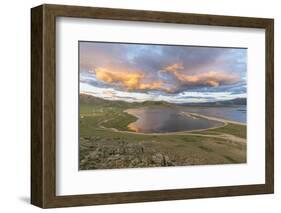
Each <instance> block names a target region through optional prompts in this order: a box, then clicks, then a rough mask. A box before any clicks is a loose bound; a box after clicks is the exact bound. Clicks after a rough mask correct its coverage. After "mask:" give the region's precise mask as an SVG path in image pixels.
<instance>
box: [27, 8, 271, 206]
mask: <svg viewBox="0 0 281 213" xmlns="http://www.w3.org/2000/svg"><path fill="white" fill-rule="evenodd" d="M56 17H75V18H94V19H111V20H126V21H145V22H159V23H160V22H162V23H177V24H196V25H213V26H231V27H247V28H262V29H265V32H266V38H265V39H266V58H265V60H266V73H265V74H266V121H265V122H266V138H265V142H266V150H265V152H266V167H265V171H266V178H265V179H266V183H265V184H258V185H243V186H242V185H241V186H221V187H208V188H194V189H171V190H158V191H140V192H122V193H104V194H90V195H69V196H57V195H56V137H55V135H56V66H55V64H56V40H55V39H56ZM273 29H274V20H273V19H264V18H249V17H234V16H217V15H199V14H186V13H170V12H156V11H141V10H125V9H110V8H94V7H78V6H64V5H46V4H45V5H41V6H38V7H35V8H32V9H31V203H32V204H34V205H36V206H39V207H42V208H52V207H66V206H82V205H98V204H113V203H131V202H147V201H162V200H178V199H189V198H207V197H219V196H236V195H252V194H267V193H273V191H274V142H273V141H274V32H273Z"/></svg>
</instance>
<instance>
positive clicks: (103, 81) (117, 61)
mask: <svg viewBox="0 0 281 213" xmlns="http://www.w3.org/2000/svg"><path fill="white" fill-rule="evenodd" d="M78 47H79V59H78V62H79V82H78V83H79V170H95V169H124V168H150V167H170V166H199V165H218V164H241V163H247V49H246V48H237V47H211V46H210V47H209V46H186V45H166V44H137V43H136V44H135V43H115V42H95V41H79V42H78Z"/></svg>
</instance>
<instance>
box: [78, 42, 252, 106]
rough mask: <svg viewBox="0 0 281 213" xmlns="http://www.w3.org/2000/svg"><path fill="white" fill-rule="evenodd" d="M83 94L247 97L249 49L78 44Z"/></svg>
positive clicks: (201, 98) (135, 98) (126, 98)
mask: <svg viewBox="0 0 281 213" xmlns="http://www.w3.org/2000/svg"><path fill="white" fill-rule="evenodd" d="M79 55H80V61H79V63H80V93H87V94H91V95H94V96H96V97H100V98H104V99H108V100H124V101H128V102H133V101H146V100H154V101H168V102H173V103H190V102H212V101H219V100H230V99H234V98H240V97H246V75H247V74H246V70H247V64H246V63H247V49H242V48H216V47H195V46H172V45H148V44H142V45H140V44H125V43H102V42H79Z"/></svg>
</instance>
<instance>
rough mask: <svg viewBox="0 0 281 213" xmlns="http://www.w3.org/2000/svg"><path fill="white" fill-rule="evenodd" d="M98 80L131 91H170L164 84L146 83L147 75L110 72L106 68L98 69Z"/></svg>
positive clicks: (158, 82) (117, 71) (156, 82)
mask: <svg viewBox="0 0 281 213" xmlns="http://www.w3.org/2000/svg"><path fill="white" fill-rule="evenodd" d="M95 73H96V78H97V79H98V80H101V81H103V82H106V83H109V84H112V85H114V86H118V87H119V88H121V89H126V90H130V91H136V90H162V91H166V92H167V91H168V89H167V88H164V87H163V84H162V82H160V81H152V82H147V83H145V82H144V79H145V74H143V73H141V72H132V71H130V72H128V71H120V70H108V69H106V68H97V69H96V70H95Z"/></svg>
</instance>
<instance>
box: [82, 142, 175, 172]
mask: <svg viewBox="0 0 281 213" xmlns="http://www.w3.org/2000/svg"><path fill="white" fill-rule="evenodd" d="M97 141H99V140H97V139H96V138H90V137H88V138H80V169H82V170H87V169H112V168H139V167H160V166H174V163H173V162H172V161H171V160H170V159H169V157H168V156H167V155H165V154H163V153H159V152H157V151H156V150H154V149H152V148H151V147H149V148H148V147H146V146H144V145H142V144H141V143H127V142H124V141H118V142H115V143H99V142H97Z"/></svg>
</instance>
